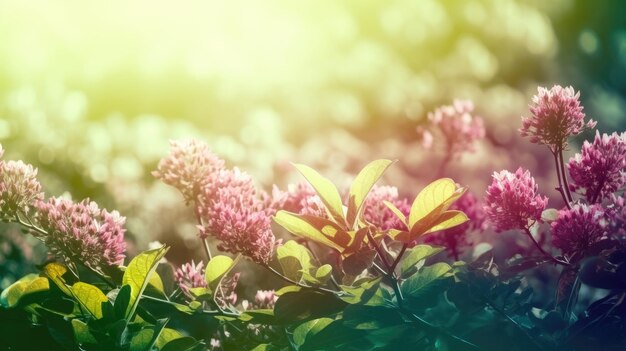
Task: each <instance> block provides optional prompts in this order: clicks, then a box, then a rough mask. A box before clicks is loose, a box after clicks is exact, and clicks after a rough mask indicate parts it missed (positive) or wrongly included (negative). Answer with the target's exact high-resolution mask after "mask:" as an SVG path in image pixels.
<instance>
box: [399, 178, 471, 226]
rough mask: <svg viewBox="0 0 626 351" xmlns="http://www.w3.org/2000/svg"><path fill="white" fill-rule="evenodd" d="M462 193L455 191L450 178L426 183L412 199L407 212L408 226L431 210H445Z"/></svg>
mask: <svg viewBox="0 0 626 351" xmlns="http://www.w3.org/2000/svg"><path fill="white" fill-rule="evenodd" d="M462 194H463V192H461V191H457V189H456V184H455V183H454V181H453V180H452V179H450V178H442V179H438V180H435V181H434V182H432V183H430V184H428V185H427V186H426V187H425V188H424V189H423V190H422V191H420V193H419V194H417V197H415V201H413V205H412V206H411V212H410V214H409V223H408V224H409V227H411V228H412V227H413V225H415V223H416V222H417V221H419V220H421V219H423V218H425V217H426V216H429V215H431V214H432V213H433V212H442V211H445V210H446V209H447V207H448V206H449V205H451V204H452V202H454V201H455V200H456V199H458V198H459V197H460V196H461V195H462ZM446 205H447V206H446ZM435 214H437V213H435Z"/></svg>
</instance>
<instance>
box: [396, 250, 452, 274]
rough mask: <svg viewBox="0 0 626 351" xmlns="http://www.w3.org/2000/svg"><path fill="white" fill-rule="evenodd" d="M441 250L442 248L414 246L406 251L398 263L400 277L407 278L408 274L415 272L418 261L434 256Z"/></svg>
mask: <svg viewBox="0 0 626 351" xmlns="http://www.w3.org/2000/svg"><path fill="white" fill-rule="evenodd" d="M443 250H444V248H443V247H432V246H430V245H416V246H415V247H413V248H411V249H408V250H407V252H406V254H404V257H403V258H402V261H401V262H400V276H401V277H407V276H408V275H410V273H412V272H414V271H415V270H417V267H416V265H417V264H418V263H419V262H420V261H422V260H425V259H427V258H428V257H431V256H434V255H436V254H438V253H440V252H441V251H443Z"/></svg>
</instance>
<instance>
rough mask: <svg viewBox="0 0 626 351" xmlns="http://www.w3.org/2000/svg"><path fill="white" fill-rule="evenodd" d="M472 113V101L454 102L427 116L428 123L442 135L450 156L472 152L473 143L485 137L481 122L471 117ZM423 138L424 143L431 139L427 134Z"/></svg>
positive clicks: (477, 118) (480, 119)
mask: <svg viewBox="0 0 626 351" xmlns="http://www.w3.org/2000/svg"><path fill="white" fill-rule="evenodd" d="M473 112H474V104H473V103H472V101H470V100H455V101H454V102H453V104H452V105H449V106H441V107H439V108H438V109H436V110H435V111H434V112H431V113H429V114H428V120H429V121H430V123H432V124H433V125H434V126H436V127H437V128H438V129H439V130H440V131H441V133H442V134H443V136H444V138H445V140H446V147H447V149H448V153H449V154H450V155H451V156H454V155H457V154H459V153H461V152H465V151H474V142H475V141H476V140H478V139H481V138H484V137H485V127H484V124H483V120H482V118H480V117H476V116H473V115H472V113H473ZM418 132H420V130H418ZM423 137H424V142H425V143H426V141H427V140H430V139H432V138H431V136H429V135H428V134H425V135H424V136H423ZM428 143H430V142H428Z"/></svg>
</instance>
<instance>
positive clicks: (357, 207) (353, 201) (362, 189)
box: [346, 160, 393, 228]
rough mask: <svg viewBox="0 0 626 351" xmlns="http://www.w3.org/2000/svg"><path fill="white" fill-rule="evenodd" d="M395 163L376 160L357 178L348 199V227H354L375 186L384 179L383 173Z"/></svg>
mask: <svg viewBox="0 0 626 351" xmlns="http://www.w3.org/2000/svg"><path fill="white" fill-rule="evenodd" d="M392 163H393V161H391V160H376V161H372V162H370V163H369V164H368V165H367V166H365V167H364V168H363V169H362V170H361V172H359V174H358V175H357V176H356V178H355V179H354V181H353V182H352V186H351V187H350V197H349V199H348V211H347V214H346V220H347V222H348V227H349V228H352V227H354V225H355V223H356V221H357V219H358V217H359V215H360V212H361V206H362V205H363V203H364V202H365V199H366V198H367V194H369V192H370V190H371V189H372V187H373V186H374V184H375V183H376V182H377V181H378V179H380V177H382V175H383V173H385V171H386V170H387V168H388V167H389V166H390V165H391V164H392Z"/></svg>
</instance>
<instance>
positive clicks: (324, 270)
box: [315, 264, 333, 284]
mask: <svg viewBox="0 0 626 351" xmlns="http://www.w3.org/2000/svg"><path fill="white" fill-rule="evenodd" d="M332 273H333V266H331V265H329V264H325V265H323V266H320V267H319V268H318V269H317V271H315V278H317V280H319V281H320V283H321V284H324V283H326V281H328V279H329V278H330V276H331V274H332Z"/></svg>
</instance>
